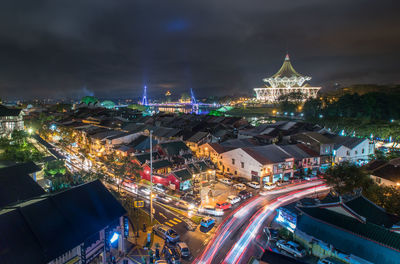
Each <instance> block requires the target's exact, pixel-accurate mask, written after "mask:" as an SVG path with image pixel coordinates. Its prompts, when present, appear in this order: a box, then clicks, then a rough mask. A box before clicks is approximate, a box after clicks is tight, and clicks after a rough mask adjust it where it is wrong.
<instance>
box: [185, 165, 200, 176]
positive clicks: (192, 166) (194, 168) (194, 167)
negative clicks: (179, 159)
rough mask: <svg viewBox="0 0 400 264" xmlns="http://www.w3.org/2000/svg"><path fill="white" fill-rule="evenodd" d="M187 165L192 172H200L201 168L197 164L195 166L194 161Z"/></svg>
mask: <svg viewBox="0 0 400 264" xmlns="http://www.w3.org/2000/svg"><path fill="white" fill-rule="evenodd" d="M186 166H187V167H188V168H189V170H190V171H191V172H192V173H195V174H196V173H199V172H200V170H199V168H197V167H196V166H194V164H193V163H189V164H186Z"/></svg>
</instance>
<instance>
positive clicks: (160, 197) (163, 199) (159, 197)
mask: <svg viewBox="0 0 400 264" xmlns="http://www.w3.org/2000/svg"><path fill="white" fill-rule="evenodd" d="M156 199H157V200H158V201H160V202H163V203H170V202H172V199H171V198H169V197H168V196H166V195H165V194H162V193H159V194H157V196H156Z"/></svg>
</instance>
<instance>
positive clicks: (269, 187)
mask: <svg viewBox="0 0 400 264" xmlns="http://www.w3.org/2000/svg"><path fill="white" fill-rule="evenodd" d="M275 187H276V184H274V183H272V182H266V183H265V184H264V190H272V189H274V188H275Z"/></svg>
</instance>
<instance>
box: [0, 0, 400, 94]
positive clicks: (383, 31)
mask: <svg viewBox="0 0 400 264" xmlns="http://www.w3.org/2000/svg"><path fill="white" fill-rule="evenodd" d="M399 12H400V1H386V0H379V1H377V0H276V1H269V0H68V1H67V0H64V1H59V0H47V1H43V0H35V1H34V0H2V1H1V2H0V46H1V48H0V87H1V90H0V91H1V93H0V97H1V98H6V99H17V98H24V99H29V98H43V97H45V98H48V97H54V98H79V97H81V96H83V95H88V94H94V95H95V96H98V97H103V98H104V97H110V98H117V97H121V98H124V97H129V98H132V97H137V96H139V95H140V94H141V93H142V87H143V85H144V84H147V85H148V91H149V94H150V97H151V96H157V95H161V94H163V93H165V91H166V90H167V89H171V92H172V94H173V96H174V95H175V96H178V95H179V94H181V93H182V92H185V91H187V90H188V89H190V87H192V88H193V90H194V91H195V93H196V94H197V95H198V96H209V95H226V94H234V93H240V92H242V93H243V92H247V93H249V94H250V93H251V92H252V88H254V87H259V86H261V85H262V81H261V79H262V78H264V77H268V76H270V75H272V74H274V73H275V72H276V71H277V70H278V69H279V67H280V66H281V64H282V62H283V59H284V56H285V53H286V51H287V50H288V51H289V54H290V56H291V60H292V64H293V66H294V68H295V69H296V70H297V71H298V72H300V73H302V74H306V75H310V76H312V77H313V79H312V80H311V82H310V83H311V84H312V85H314V86H323V87H324V89H329V88H330V87H332V86H333V84H334V83H335V82H337V83H340V84H341V85H342V86H345V85H349V84H356V83H384V84H385V83H399V79H400V78H399V76H400V63H399V62H400V52H399V50H400V15H399Z"/></svg>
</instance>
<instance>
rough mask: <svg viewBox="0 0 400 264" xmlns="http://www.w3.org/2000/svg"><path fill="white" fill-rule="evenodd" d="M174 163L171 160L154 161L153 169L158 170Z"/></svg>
mask: <svg viewBox="0 0 400 264" xmlns="http://www.w3.org/2000/svg"><path fill="white" fill-rule="evenodd" d="M171 166H172V163H171V162H170V161H169V160H157V161H153V169H155V170H158V169H162V168H168V167H171Z"/></svg>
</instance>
